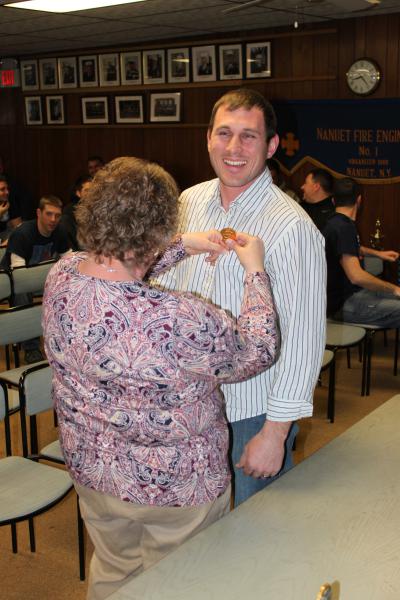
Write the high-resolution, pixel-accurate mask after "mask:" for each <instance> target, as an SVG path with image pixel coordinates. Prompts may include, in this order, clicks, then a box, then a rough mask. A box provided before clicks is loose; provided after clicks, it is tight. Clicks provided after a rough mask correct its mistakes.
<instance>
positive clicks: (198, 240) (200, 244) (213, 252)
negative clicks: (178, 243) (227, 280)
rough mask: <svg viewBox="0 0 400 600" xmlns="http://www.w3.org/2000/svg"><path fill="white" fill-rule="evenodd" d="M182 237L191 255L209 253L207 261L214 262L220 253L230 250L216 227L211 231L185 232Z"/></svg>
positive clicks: (187, 251)
mask: <svg viewBox="0 0 400 600" xmlns="http://www.w3.org/2000/svg"><path fill="white" fill-rule="evenodd" d="M181 237H182V243H183V247H184V248H185V250H186V253H187V254H189V256H192V255H194V254H203V253H208V256H207V258H206V261H207V262H211V263H214V262H215V261H216V259H217V258H218V256H220V254H223V253H224V252H227V251H228V250H227V246H226V244H225V243H224V241H223V239H222V235H221V234H220V232H219V231H217V230H215V229H212V230H211V231H203V232H193V233H183V234H182V236H181Z"/></svg>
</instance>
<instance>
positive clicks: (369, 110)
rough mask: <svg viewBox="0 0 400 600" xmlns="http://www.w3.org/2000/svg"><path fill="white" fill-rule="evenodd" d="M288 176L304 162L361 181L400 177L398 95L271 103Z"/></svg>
mask: <svg viewBox="0 0 400 600" xmlns="http://www.w3.org/2000/svg"><path fill="white" fill-rule="evenodd" d="M273 104H274V108H275V110H276V113H277V117H278V133H279V136H280V145H279V149H278V151H277V153H276V155H275V157H276V158H277V159H278V160H279V162H280V163H281V164H282V166H283V167H284V168H286V170H287V172H288V174H292V173H294V172H295V171H296V170H297V169H298V168H299V167H300V166H301V165H302V164H303V163H304V162H311V163H313V164H315V165H317V166H321V167H324V168H327V169H329V170H330V171H331V172H332V173H333V174H334V175H337V176H340V175H342V176H348V177H354V178H355V179H357V180H359V181H361V182H362V183H380V184H384V183H395V182H399V181H400V99H388V100H385V99H382V100H368V99H362V100H361V99H360V100H297V101H286V102H274V103H273Z"/></svg>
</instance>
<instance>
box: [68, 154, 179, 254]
mask: <svg viewBox="0 0 400 600" xmlns="http://www.w3.org/2000/svg"><path fill="white" fill-rule="evenodd" d="M178 195H179V193H178V188H177V185H176V183H175V181H174V179H173V178H172V177H171V175H169V174H168V173H167V172H166V171H164V169H163V168H162V167H160V166H159V165H157V164H155V163H151V162H147V161H145V160H142V159H140V158H133V157H127V156H125V157H121V158H116V159H114V160H112V161H111V162H109V163H107V164H106V165H105V167H103V168H102V169H101V170H100V171H99V172H98V173H96V177H95V178H94V180H93V183H92V184H91V186H90V188H89V189H88V190H87V191H85V194H84V197H83V199H82V200H81V201H80V203H79V204H78V206H77V208H76V211H75V215H76V220H77V223H78V240H79V243H80V245H81V246H82V247H83V248H85V249H86V250H88V251H89V252H92V253H93V254H95V255H97V256H100V255H103V256H107V257H115V258H117V259H118V260H124V259H125V258H126V254H127V253H128V252H129V253H132V256H133V258H134V260H137V261H139V262H140V261H142V260H143V259H144V258H146V257H149V256H152V255H153V254H154V253H155V252H157V251H158V250H159V249H160V248H162V247H163V246H165V244H167V243H168V242H169V240H170V238H171V236H172V235H173V234H174V233H175V230H176V225H177V219H178Z"/></svg>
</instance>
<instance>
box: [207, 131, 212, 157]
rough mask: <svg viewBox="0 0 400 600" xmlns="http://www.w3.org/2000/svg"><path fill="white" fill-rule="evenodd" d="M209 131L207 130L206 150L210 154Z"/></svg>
mask: <svg viewBox="0 0 400 600" xmlns="http://www.w3.org/2000/svg"><path fill="white" fill-rule="evenodd" d="M210 140H211V129H207V150H208V151H209V152H210Z"/></svg>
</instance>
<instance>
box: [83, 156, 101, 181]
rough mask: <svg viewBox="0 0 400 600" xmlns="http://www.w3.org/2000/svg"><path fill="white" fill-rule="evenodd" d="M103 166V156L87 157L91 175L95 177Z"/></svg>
mask: <svg viewBox="0 0 400 600" xmlns="http://www.w3.org/2000/svg"><path fill="white" fill-rule="evenodd" d="M102 167H104V160H103V159H102V158H101V156H89V158H88V159H87V172H88V175H89V177H94V176H95V175H96V173H97V171H99V169H101V168H102Z"/></svg>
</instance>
